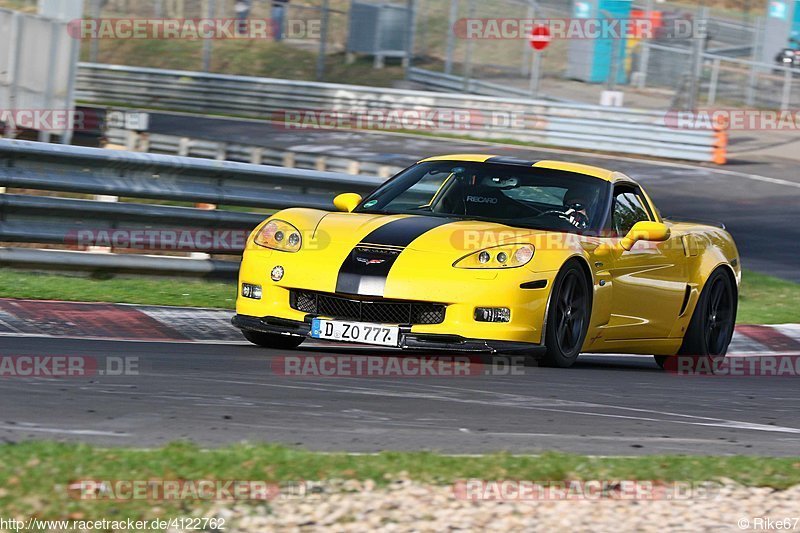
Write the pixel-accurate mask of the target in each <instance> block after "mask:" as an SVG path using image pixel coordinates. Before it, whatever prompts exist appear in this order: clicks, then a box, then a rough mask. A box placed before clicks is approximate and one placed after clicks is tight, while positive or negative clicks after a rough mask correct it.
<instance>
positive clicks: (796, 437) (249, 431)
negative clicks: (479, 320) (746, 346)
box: [0, 337, 800, 455]
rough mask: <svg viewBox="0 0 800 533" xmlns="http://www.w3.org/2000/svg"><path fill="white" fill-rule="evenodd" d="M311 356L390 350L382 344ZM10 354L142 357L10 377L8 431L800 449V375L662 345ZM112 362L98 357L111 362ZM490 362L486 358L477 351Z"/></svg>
mask: <svg viewBox="0 0 800 533" xmlns="http://www.w3.org/2000/svg"><path fill="white" fill-rule="evenodd" d="M299 353H300V354H317V355H319V354H332V355H333V354H335V355H337V356H339V357H341V356H342V355H348V354H349V355H365V354H369V355H371V356H375V357H379V356H391V355H394V354H395V353H396V352H381V351H379V350H375V349H372V348H369V349H365V348H358V347H354V348H351V349H347V348H344V349H343V348H341V347H339V346H336V347H335V348H329V347H324V346H321V347H308V348H306V347H301V350H300V351H299ZM0 355H73V356H76V355H77V356H89V357H95V358H97V359H98V360H100V361H104V360H105V359H106V358H108V357H137V358H138V366H139V370H138V375H127V376H117V377H111V376H108V375H105V376H100V375H95V376H93V377H80V378H61V379H52V378H12V377H6V378H3V379H0V405H2V406H3V409H2V414H1V415H0V440H2V441H7V442H19V441H23V440H27V439H56V440H67V441H81V442H85V441H88V442H92V443H96V444H100V445H110V446H118V445H124V446H157V445H162V444H165V443H167V442H170V441H175V440H190V441H193V442H197V443H199V444H201V445H205V446H217V445H223V444H228V443H236V442H240V441H243V440H246V441H250V442H261V441H269V442H279V443H285V444H287V445H291V446H302V447H304V448H308V449H313V450H324V451H343V450H344V451H349V452H377V451H381V450H438V451H442V452H447V453H484V452H491V451H498V450H508V451H511V452H516V453H538V452H542V451H545V450H561V451H569V452H576V453H585V454H594V455H638V454H654V453H660V454H713V455H719V454H748V455H749V454H754V455H797V453H798V449H800V395H798V394H797V378H796V377H781V378H777V377H772V378H770V377H765V376H762V377H729V376H727V377H726V376H694V377H691V376H679V375H674V374H667V373H664V372H663V371H661V370H659V369H658V368H657V367H656V366H655V364H654V363H653V362H652V359H651V358H649V357H635V356H628V357H623V356H619V357H614V356H610V357H609V356H582V358H581V359H580V360H579V362H578V364H577V365H576V366H575V367H573V368H571V369H566V370H562V369H550V368H527V369H525V373H524V375H513V376H509V375H471V376H462V377H425V378H420V377H417V378H409V377H395V378H377V377H360V378H352V377H314V378H310V377H303V378H300V377H289V376H285V375H281V374H280V373H278V372H275V371H274V366H273V364H274V361H276V358H279V357H280V356H284V355H287V353H286V352H280V351H274V350H264V349H261V348H257V347H255V346H250V345H247V344H246V343H242V344H232V343H231V344H190V343H148V342H112V341H104V340H80V339H64V338H43V337H27V338H22V337H0ZM104 367H105V365H104V364H103V363H102V362H101V363H100V364H99V368H104ZM476 368H477V369H480V368H484V369H486V370H488V369H489V368H490V367H488V366H485V367H482V366H481V365H478V366H477V367H476Z"/></svg>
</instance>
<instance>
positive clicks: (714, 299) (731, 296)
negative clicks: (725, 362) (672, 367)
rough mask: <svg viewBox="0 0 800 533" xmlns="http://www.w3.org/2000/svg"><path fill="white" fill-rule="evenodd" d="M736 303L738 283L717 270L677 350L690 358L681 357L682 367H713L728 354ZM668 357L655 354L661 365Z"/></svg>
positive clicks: (663, 364) (705, 289) (699, 368)
mask: <svg viewBox="0 0 800 533" xmlns="http://www.w3.org/2000/svg"><path fill="white" fill-rule="evenodd" d="M737 307H738V300H737V296H736V287H735V285H734V283H733V282H732V281H731V278H730V276H729V275H728V274H727V273H726V272H725V271H723V270H722V269H717V270H715V271H714V272H713V273H712V274H711V276H710V277H709V278H708V281H707V282H706V286H705V287H704V288H703V292H702V293H701V294H700V299H699V300H698V301H697V306H696V307H695V309H694V313H693V314H692V319H691V321H690V322H689V327H688V328H687V330H686V334H685V335H684V337H683V344H682V345H681V349H680V351H678V355H679V356H682V357H684V358H690V359H691V360H690V361H687V360H684V361H682V362H681V364H682V366H681V368H687V369H697V370H701V369H711V370H713V368H714V366H715V365H716V364H718V363H719V362H720V361H721V360H722V359H723V358H724V357H725V354H726V353H727V352H728V345H729V344H730V343H731V339H732V338H733V329H734V324H735V323H736V311H737ZM669 360H670V358H669V357H668V356H663V355H661V356H659V355H657V356H656V363H657V364H658V365H659V366H660V367H661V368H664V367H665V366H668V365H669Z"/></svg>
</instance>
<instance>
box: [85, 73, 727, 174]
mask: <svg viewBox="0 0 800 533" xmlns="http://www.w3.org/2000/svg"><path fill="white" fill-rule="evenodd" d="M409 75H410V78H411V79H412V80H414V79H415V77H417V78H418V77H420V76H423V77H424V76H429V74H428V73H427V71H424V70H420V69H411V70H410V72H409ZM77 98H78V100H80V101H82V102H86V103H92V104H98V105H110V104H113V105H120V104H125V105H128V106H132V107H141V108H151V109H168V110H170V109H171V110H183V111H190V112H196V113H214V114H224V115H234V116H246V117H254V118H264V119H272V120H275V119H278V120H283V119H284V117H286V116H287V113H294V114H295V115H293V116H297V114H300V116H302V114H303V113H318V112H320V111H339V112H343V113H367V112H369V111H381V110H383V111H386V110H414V111H418V112H421V113H425V112H428V113H434V114H436V115H443V114H453V113H459V116H461V117H467V118H466V120H465V122H464V123H460V124H459V125H458V127H456V128H454V127H453V126H452V125H451V126H450V127H447V128H442V127H437V126H436V124H434V125H433V126H431V127H428V128H426V131H428V132H433V133H449V134H453V133H457V134H461V135H466V136H469V137H474V138H479V139H512V140H516V141H522V142H530V143H537V144H545V145H551V146H560V147H567V148H576V149H584V150H602V151H606V152H612V153H625V154H641V155H647V156H653V157H663V158H671V159H684V160H692V161H708V162H714V163H718V164H722V163H724V162H725V154H726V146H727V137H726V135H725V132H724V131H721V130H718V129H715V128H710V129H678V128H672V127H670V126H669V125H667V124H666V123H665V113H663V112H653V111H644V110H638V109H629V108H613V107H602V106H591V105H578V104H571V103H570V104H566V103H557V102H549V101H542V100H531V99H525V98H508V97H492V96H478V95H471V94H458V93H438V92H428V91H411V90H402V89H389V88H378V87H364V86H357V85H339V84H331V83H317V82H306V81H296V80H281V79H272V78H255V77H246V76H229V75H221V74H207V73H200V72H189V71H176V70H160V69H151V68H140V67H127V66H118V65H104V64H94V63H82V64H80V67H79V73H78V91H77ZM290 122H291V120H290Z"/></svg>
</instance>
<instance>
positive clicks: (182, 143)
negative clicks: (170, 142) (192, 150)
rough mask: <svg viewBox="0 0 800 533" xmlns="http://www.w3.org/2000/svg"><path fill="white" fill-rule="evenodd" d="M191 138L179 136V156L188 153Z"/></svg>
mask: <svg viewBox="0 0 800 533" xmlns="http://www.w3.org/2000/svg"><path fill="white" fill-rule="evenodd" d="M191 142H192V141H191V140H190V139H189V137H181V138H180V140H179V141H178V155H181V156H184V157H186V156H188V155H189V145H190V144H191Z"/></svg>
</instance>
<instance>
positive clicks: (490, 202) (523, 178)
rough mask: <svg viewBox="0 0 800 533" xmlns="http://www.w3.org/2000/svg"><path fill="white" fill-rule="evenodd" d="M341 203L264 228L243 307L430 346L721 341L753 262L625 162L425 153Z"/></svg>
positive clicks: (287, 327) (252, 246)
mask: <svg viewBox="0 0 800 533" xmlns="http://www.w3.org/2000/svg"><path fill="white" fill-rule="evenodd" d="M334 205H335V206H336V209H337V210H338V211H336V212H328V211H322V210H318V209H305V208H292V209H285V210H283V211H280V212H278V213H276V214H275V215H273V216H271V217H270V218H268V219H267V220H265V221H264V222H262V223H261V224H260V225H259V226H258V227H257V228H256V229H255V230H254V231H253V232H252V234H251V235H250V237H249V238H248V240H247V244H246V248H245V251H244V258H243V260H242V264H241V270H240V273H239V297H238V299H237V303H236V312H237V314H236V316H235V317H234V318H233V324H234V325H235V326H236V327H238V328H239V329H241V330H242V332H243V334H244V336H245V338H247V340H249V341H251V342H253V343H255V344H257V345H260V346H264V347H270V348H280V349H289V348H295V347H297V346H298V345H299V344H300V343H301V342H303V340H305V339H307V338H314V339H326V340H331V341H340V342H357V343H367V344H374V345H379V346H391V347H399V348H404V349H417V350H426V351H434V350H456V351H464V352H476V351H478V352H488V353H498V352H508V351H517V350H521V351H522V352H524V353H526V354H528V355H530V357H531V358H533V359H536V360H539V361H540V362H541V363H542V364H547V365H551V366H558V367H567V366H570V365H571V364H572V363H573V362H574V361H575V360H576V359H577V357H578V355H579V354H580V353H581V352H595V353H602V352H607V353H636V354H652V355H654V356H655V357H656V361H657V362H658V363H659V364H660V365H661V366H663V365H664V363H665V361H666V360H667V358H668V357H669V356H671V355H675V354H691V355H697V356H704V357H706V356H708V357H721V356H724V355H725V352H726V350H727V348H728V344H729V343H730V341H731V337H732V335H733V326H734V322H735V319H736V310H737V302H738V288H739V283H740V280H741V268H740V265H739V258H738V252H737V250H736V246H735V244H734V242H733V239H732V238H731V236H730V235H729V234H728V233H727V232H726V231H725V230H724V229H722V228H719V227H715V226H706V225H700V224H695V223H682V222H671V221H667V220H662V218H661V215H660V213H659V211H658V210H657V209H656V206H655V205H654V204H653V202H652V201H651V200H650V198H649V197H648V195H647V193H646V192H645V191H644V189H642V187H641V186H639V185H638V184H637V183H636V182H635V181H633V180H632V179H630V178H629V177H627V176H625V175H624V174H621V173H619V172H614V171H610V170H605V169H602V168H597V167H592V166H587V165H581V164H575V163H565V162H559V161H524V160H519V159H515V158H508V157H502V156H488V155H463V154H462V155H448V156H439V157H432V158H429V159H425V160H422V161H420V162H418V163H417V164H415V165H412V166H411V167H409V168H407V169H406V170H403V171H402V172H400V173H399V174H397V175H396V176H395V177H393V178H392V179H390V180H388V181H387V182H386V183H384V184H383V185H381V186H380V187H378V188H377V189H376V190H375V191H374V192H372V193H371V194H370V195H369V196H367V197H366V198H362V197H361V196H359V195H358V194H354V193H344V194H340V195H339V196H337V197H336V198H335V199H334Z"/></svg>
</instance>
